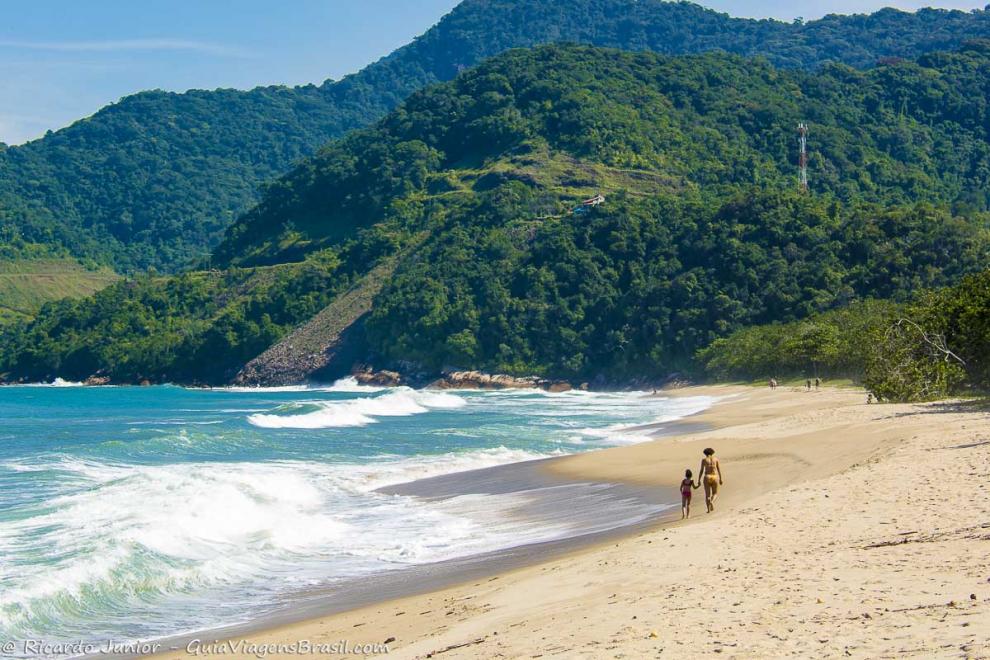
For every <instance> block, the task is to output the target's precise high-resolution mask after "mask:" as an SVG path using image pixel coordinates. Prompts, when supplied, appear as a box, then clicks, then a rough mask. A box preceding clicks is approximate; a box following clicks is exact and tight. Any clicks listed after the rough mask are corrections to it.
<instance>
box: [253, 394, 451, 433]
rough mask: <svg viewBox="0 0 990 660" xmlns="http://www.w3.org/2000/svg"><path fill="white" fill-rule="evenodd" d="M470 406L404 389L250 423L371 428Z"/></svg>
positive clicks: (262, 417) (446, 396)
mask: <svg viewBox="0 0 990 660" xmlns="http://www.w3.org/2000/svg"><path fill="white" fill-rule="evenodd" d="M466 404H467V401H465V400H464V399H462V398H461V397H459V396H456V395H454V394H448V393H446V392H427V391H422V390H420V391H417V390H413V389H410V388H408V387H400V388H397V389H394V390H392V391H390V392H388V393H387V394H383V395H381V396H374V397H362V398H358V399H348V400H346V401H318V402H309V403H307V404H302V405H306V406H308V407H311V406H314V405H315V406H316V407H317V409H316V410H309V411H307V412H303V413H300V414H294V415H285V414H271V413H258V414H254V415H250V416H249V417H248V418H247V419H248V422H250V423H251V424H252V425H254V426H260V427H262V428H269V429H285V428H289V429H323V428H338V427H347V426H367V425H368V424H374V423H375V422H376V421H377V419H376V418H378V417H407V416H409V415H418V414H420V413H425V412H429V411H430V410H431V409H434V408H438V409H450V408H460V407H462V406H464V405H466Z"/></svg>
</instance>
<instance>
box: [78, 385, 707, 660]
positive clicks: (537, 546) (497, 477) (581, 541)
mask: <svg viewBox="0 0 990 660" xmlns="http://www.w3.org/2000/svg"><path fill="white" fill-rule="evenodd" d="M652 396H656V397H660V398H674V396H672V395H669V394H665V393H664V392H662V391H661V392H658V393H657V394H654V395H652ZM676 396H677V397H678V398H681V396H680V395H676ZM699 396H702V395H699ZM718 404H719V401H718V399H716V400H715V401H714V402H713V404H712V406H710V407H709V408H706V409H705V410H703V411H701V412H695V413H690V414H688V415H685V416H684V417H679V418H677V419H674V420H670V421H665V422H651V423H648V424H643V425H639V426H634V427H629V428H628V429H626V430H628V431H639V430H643V431H646V430H649V431H650V432H651V440H650V441H649V442H657V441H662V440H664V439H666V438H669V437H674V436H681V435H684V434H688V433H694V432H697V431H699V430H700V429H703V428H708V426H709V425H708V423H703V422H698V421H695V418H696V417H697V416H699V415H702V414H704V413H705V412H707V411H709V410H711V408H712V407H714V406H717V405H718ZM599 451H602V450H601V449H595V450H591V451H586V452H580V453H582V454H595V453H598V452H599ZM574 455H579V454H569V455H564V456H551V457H546V458H538V459H532V460H526V461H519V462H515V463H506V464H503V465H496V466H492V467H485V468H477V469H472V470H465V471H461V472H453V473H448V474H441V475H437V476H432V477H425V478H422V479H417V480H415V481H410V482H405V483H401V484H394V485H389V486H384V487H382V488H380V489H378V492H382V493H385V494H395V495H406V496H415V497H419V498H423V499H426V500H443V499H448V498H453V497H460V496H465V495H468V496H470V495H478V494H484V495H492V494H506V493H509V494H512V493H539V492H540V491H542V490H547V491H553V490H555V489H560V488H568V487H575V486H591V487H596V490H598V491H599V492H596V493H595V495H594V497H595V500H596V502H595V506H596V507H602V506H604V505H607V504H608V503H609V501H629V500H639V501H641V502H642V503H643V504H644V505H646V506H649V507H650V508H652V509H653V512H652V513H649V514H647V515H645V516H644V517H643V518H642V519H639V520H635V521H632V522H623V523H619V524H614V525H611V526H609V527H608V528H607V529H600V530H595V531H581V532H580V533H578V534H574V535H568V536H563V537H560V538H554V539H550V540H546V541H538V542H530V543H523V544H520V545H514V546H509V547H506V548H501V549H498V550H492V551H487V552H483V553H479V554H472V555H466V556H463V557H456V558H453V559H447V560H442V561H436V562H430V563H426V564H419V565H413V566H408V567H404V568H398V569H395V570H391V571H386V572H383V573H378V574H373V575H368V576H360V577H357V578H349V579H344V580H342V581H340V582H338V583H334V584H330V585H327V586H320V587H314V588H313V589H312V590H310V591H307V592H298V593H295V594H290V595H288V598H289V599H291V600H288V601H287V604H288V607H284V608H279V609H277V610H275V611H273V612H269V613H266V614H264V615H262V616H260V617H257V618H253V619H250V620H248V621H244V622H240V623H233V624H230V625H224V626H220V627H215V628H208V629H203V630H196V631H191V632H183V633H177V634H175V635H170V636H167V637H161V638H156V639H153V640H150V642H151V643H158V644H162V645H163V646H164V648H166V649H170V650H168V651H164V652H162V653H161V654H160V655H161V657H177V656H174V651H175V650H178V649H181V648H184V647H185V646H186V645H187V644H188V643H189V642H190V641H192V640H205V639H209V640H211V641H212V640H225V639H232V638H235V637H245V636H253V635H256V634H259V633H263V632H264V631H267V630H272V629H280V628H284V627H289V626H294V625H299V624H300V623H305V622H307V621H310V620H315V619H317V618H325V617H327V616H336V615H340V614H346V613H348V612H353V611H355V610H359V609H361V608H364V607H370V606H375V605H376V604H380V603H383V602H390V601H397V600H401V599H405V598H410V597H415V596H420V595H423V594H427V593H431V592H434V591H436V590H438V589H444V588H454V587H457V586H461V585H464V584H467V583H468V582H471V581H478V580H483V581H484V580H488V579H490V578H493V576H496V575H498V574H500V573H505V572H509V571H514V570H518V569H522V568H526V567H529V566H533V565H536V564H539V563H542V562H545V561H548V560H550V559H555V558H561V557H565V556H568V555H570V554H573V553H578V552H582V551H584V550H586V549H588V548H593V547H597V546H600V545H603V544H608V543H614V542H615V541H618V540H621V539H625V538H628V537H631V536H634V535H636V534H639V533H642V532H643V531H646V530H650V529H655V528H657V527H660V526H664V525H669V524H671V523H673V522H675V521H677V520H678V519H679V516H680V494H679V493H678V492H677V490H676V488H674V487H673V486H671V487H663V488H656V487H653V486H649V487H647V486H643V485H640V484H623V483H618V482H604V481H602V482H592V483H588V482H587V480H583V479H579V480H575V479H572V478H570V477H567V476H563V475H561V474H557V473H555V471H554V470H553V469H552V468H551V467H550V466H551V465H552V464H553V463H555V462H557V461H560V460H563V459H566V458H568V457H570V456H574ZM602 490H604V491H605V492H604V493H602V492H600V491H602ZM573 495H574V494H573V493H567V494H566V496H568V497H570V496H573ZM545 499H546V498H542V499H541V500H537V501H536V503H535V505H531V508H546V509H548V510H547V511H544V512H543V513H544V516H546V515H547V514H550V515H557V514H560V513H562V512H564V509H563V506H566V502H565V503H561V502H551V503H550V505H549V506H547V503H546V502H545V501H543V500H545ZM609 511H611V510H610V509H604V512H606V513H607V512H609ZM494 579H497V578H494ZM173 647H177V648H173ZM94 657H95V656H94ZM118 657H122V658H125V657H142V656H136V655H121V656H118ZM144 657H146V656H144ZM155 657H159V656H155Z"/></svg>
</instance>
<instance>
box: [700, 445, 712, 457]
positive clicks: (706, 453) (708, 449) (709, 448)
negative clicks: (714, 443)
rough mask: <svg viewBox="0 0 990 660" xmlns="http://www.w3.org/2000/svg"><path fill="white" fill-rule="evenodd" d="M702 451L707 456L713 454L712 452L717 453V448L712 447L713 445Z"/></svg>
mask: <svg viewBox="0 0 990 660" xmlns="http://www.w3.org/2000/svg"><path fill="white" fill-rule="evenodd" d="M701 453H702V454H704V455H705V456H711V455H712V454H714V453H715V450H714V449H712V448H711V447H706V448H705V451H703V452H701Z"/></svg>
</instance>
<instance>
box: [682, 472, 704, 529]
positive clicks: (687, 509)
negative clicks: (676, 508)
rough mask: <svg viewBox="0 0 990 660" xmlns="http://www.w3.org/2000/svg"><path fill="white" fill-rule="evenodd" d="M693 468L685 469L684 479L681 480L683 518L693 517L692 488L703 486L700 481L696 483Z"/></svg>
mask: <svg viewBox="0 0 990 660" xmlns="http://www.w3.org/2000/svg"><path fill="white" fill-rule="evenodd" d="M693 476H694V475H692V474H691V470H684V479H683V480H682V481H681V520H684V519H685V518H690V517H691V490H692V489H695V488H701V484H700V483H695V482H694V479H693V478H692V477H693Z"/></svg>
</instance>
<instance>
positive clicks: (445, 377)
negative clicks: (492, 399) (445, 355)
mask: <svg viewBox="0 0 990 660" xmlns="http://www.w3.org/2000/svg"><path fill="white" fill-rule="evenodd" d="M430 387H436V388H438V389H477V390H507V389H541V390H547V391H548V392H566V391H567V390H570V389H574V388H573V387H572V385H571V384H570V383H568V382H567V381H565V380H550V379H548V378H540V377H538V376H521V377H520V376H508V375H506V374H487V373H484V372H481V371H445V372H444V373H443V374H442V375H441V376H440V378H438V379H436V380H435V381H433V382H432V383H430Z"/></svg>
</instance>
